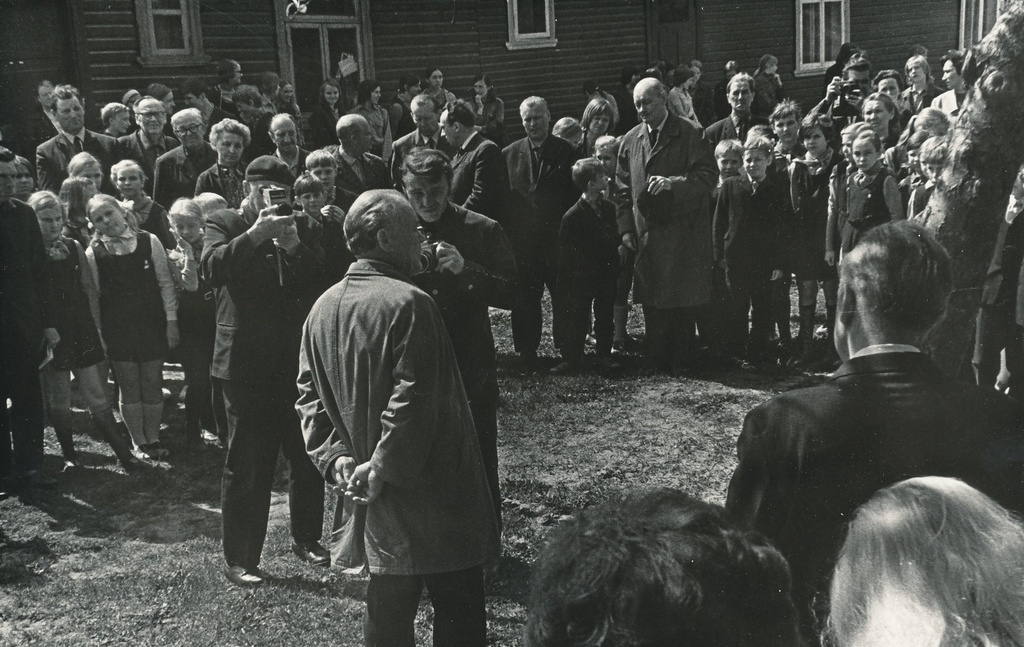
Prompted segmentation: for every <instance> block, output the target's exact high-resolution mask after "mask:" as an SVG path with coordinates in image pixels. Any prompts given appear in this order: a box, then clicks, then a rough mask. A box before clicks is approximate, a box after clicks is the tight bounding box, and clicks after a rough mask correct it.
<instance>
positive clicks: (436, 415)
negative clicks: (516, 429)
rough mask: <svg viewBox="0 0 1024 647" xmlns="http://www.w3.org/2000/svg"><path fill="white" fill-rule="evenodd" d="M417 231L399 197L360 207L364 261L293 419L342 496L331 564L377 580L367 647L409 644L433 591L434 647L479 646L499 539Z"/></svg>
mask: <svg viewBox="0 0 1024 647" xmlns="http://www.w3.org/2000/svg"><path fill="white" fill-rule="evenodd" d="M417 224H418V222H417V220H416V215H415V213H414V212H413V210H412V207H410V205H409V203H408V202H407V201H406V200H405V198H404V197H402V196H401V194H399V193H397V192H395V191H389V190H383V191H382V190H375V191H367V192H366V193H364V194H363V195H362V196H360V197H359V198H357V199H356V201H355V202H354V203H353V204H352V207H351V208H350V209H349V212H348V215H347V216H346V218H345V237H346V238H347V239H348V243H349V247H350V248H351V250H352V252H353V253H354V254H355V256H356V258H357V259H358V260H357V261H356V262H355V263H354V264H353V265H352V266H351V267H350V268H349V270H348V273H347V274H346V276H345V278H344V279H343V280H342V281H341V282H340V283H338V284H337V285H335V286H334V287H332V288H331V289H330V290H328V291H327V292H326V293H324V295H323V296H322V297H321V298H320V299H319V300H318V301H317V303H316V305H314V306H313V309H312V311H311V312H310V314H309V318H308V319H307V320H306V325H305V327H304V330H303V335H302V351H301V353H300V367H299V378H298V386H299V400H298V403H297V404H296V409H297V410H298V412H299V416H300V418H301V420H302V431H303V435H304V436H305V439H306V450H307V452H308V453H309V455H310V457H311V458H312V460H313V462H314V463H315V464H316V465H317V466H318V467H319V468H320V471H321V472H322V473H323V475H324V477H325V478H326V479H327V480H328V481H329V482H332V483H335V484H338V485H339V486H340V485H344V486H345V487H346V492H345V496H344V497H339V499H340V501H342V505H341V506H339V508H340V509H339V510H338V511H337V513H336V515H335V531H334V548H333V557H334V563H335V565H338V566H342V567H345V568H349V569H363V568H368V570H369V572H370V583H369V586H368V588H367V592H366V622H365V625H364V629H365V632H366V636H365V638H366V644H367V645H413V644H414V636H413V620H414V618H415V615H416V608H417V606H418V604H419V599H420V592H421V590H422V588H423V586H424V585H426V587H427V591H428V592H429V594H430V597H431V601H432V603H433V605H434V644H443V645H455V644H458V645H483V644H485V643H486V633H487V632H486V611H485V607H484V589H483V565H484V564H485V563H487V562H489V561H492V560H495V559H496V558H497V556H498V549H499V544H498V528H497V522H496V517H495V514H494V510H493V508H492V504H491V497H490V493H489V491H488V485H487V477H486V476H485V473H484V466H483V462H482V460H481V457H480V446H479V444H478V443H477V437H476V431H475V429H474V426H473V417H472V414H471V412H470V408H469V402H468V401H467V399H466V392H465V389H464V388H463V384H462V378H461V377H460V375H459V368H458V364H457V363H456V359H455V351H454V350H453V348H452V344H451V341H450V340H449V338H448V333H447V331H446V330H445V326H444V321H443V320H442V318H441V312H440V310H439V309H438V307H437V304H436V303H435V302H434V300H433V299H432V298H431V297H430V295H428V294H427V293H426V292H424V291H422V290H421V289H419V288H418V287H416V286H415V285H414V284H413V282H412V280H411V279H410V276H411V275H412V274H414V273H415V272H417V271H419V263H420V261H419V254H420V240H421V239H420V235H419V232H418V231H417Z"/></svg>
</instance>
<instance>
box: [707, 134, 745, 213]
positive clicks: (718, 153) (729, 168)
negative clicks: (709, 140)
mask: <svg viewBox="0 0 1024 647" xmlns="http://www.w3.org/2000/svg"><path fill="white" fill-rule="evenodd" d="M715 162H716V163H717V164H718V185H717V186H716V187H715V188H714V189H713V190H712V195H711V197H713V198H715V199H717V198H718V194H719V192H720V191H721V189H722V183H723V182H725V181H726V180H728V179H729V178H731V177H736V176H737V175H740V174H741V173H742V172H743V142H741V141H740V140H738V139H723V140H722V141H720V142H718V145H717V146H715Z"/></svg>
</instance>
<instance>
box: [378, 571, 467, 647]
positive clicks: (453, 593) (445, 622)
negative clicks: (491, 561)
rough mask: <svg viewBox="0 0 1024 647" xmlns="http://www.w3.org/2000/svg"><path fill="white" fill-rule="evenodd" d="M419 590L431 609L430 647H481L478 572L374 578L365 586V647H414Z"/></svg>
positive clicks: (380, 576)
mask: <svg viewBox="0 0 1024 647" xmlns="http://www.w3.org/2000/svg"><path fill="white" fill-rule="evenodd" d="M424 585H425V586H426V587H427V593H428V594H429V595H430V603H431V604H432V605H433V606H434V647H484V645H486V644H487V609H486V608H485V606H484V574H483V568H482V567H480V566H476V567H473V568H469V569H466V570H464V571H454V572H451V573H433V574H430V575H374V574H372V573H371V574H370V583H369V585H368V586H367V587H366V616H365V619H364V624H363V630H364V637H365V641H366V647H415V645H416V638H415V635H414V631H413V621H414V620H415V619H416V609H417V608H418V607H419V603H420V593H421V592H422V591H423V587H424Z"/></svg>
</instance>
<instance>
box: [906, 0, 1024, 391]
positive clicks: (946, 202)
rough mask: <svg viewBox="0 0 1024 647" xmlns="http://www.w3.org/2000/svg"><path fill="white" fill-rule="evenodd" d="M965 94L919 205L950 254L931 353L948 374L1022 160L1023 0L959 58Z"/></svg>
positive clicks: (968, 334) (964, 349)
mask: <svg viewBox="0 0 1024 647" xmlns="http://www.w3.org/2000/svg"><path fill="white" fill-rule="evenodd" d="M963 76H964V80H965V82H966V83H967V84H968V94H967V98H966V99H965V100H964V103H963V106H962V107H961V109H960V116H959V118H958V119H957V121H956V124H955V126H954V127H953V130H952V132H951V134H950V144H949V152H950V155H949V161H948V162H947V164H946V168H945V170H944V172H943V174H942V178H941V180H940V182H939V184H938V186H937V187H936V190H935V192H934V193H933V194H932V197H931V200H930V201H929V203H928V207H927V210H926V212H925V216H924V217H925V226H926V227H927V228H928V229H930V230H932V231H933V232H934V233H935V235H936V237H937V238H938V239H939V242H941V243H942V244H943V245H944V246H945V248H946V250H948V251H949V254H950V256H951V257H952V260H953V295H952V297H951V299H950V304H949V313H948V315H947V316H946V319H945V320H944V321H943V322H942V324H940V325H939V327H937V328H936V330H935V331H934V333H933V335H932V337H931V339H930V342H929V345H930V346H931V351H932V355H933V357H934V358H935V360H936V361H937V362H938V363H939V365H940V366H942V368H943V369H944V370H945V371H946V373H947V374H948V375H964V374H965V373H969V366H970V350H971V348H972V342H973V340H974V321H975V318H976V316H977V312H978V307H979V305H980V302H981V289H982V285H983V283H984V281H985V276H986V273H987V270H988V266H989V263H990V262H991V260H992V253H993V251H994V249H995V241H996V236H997V233H998V230H999V222H1000V220H1001V219H1002V218H1003V217H1004V216H1005V213H1006V205H1007V201H1008V198H1009V195H1010V190H1011V188H1012V187H1013V181H1014V178H1015V177H1016V176H1017V171H1018V169H1019V168H1020V166H1021V163H1022V162H1024V0H1014V2H1012V3H1011V5H1010V7H1009V9H1008V11H1007V12H1006V13H1005V14H1004V15H1003V16H1002V17H1001V18H1000V19H999V21H998V22H997V23H996V25H995V27H993V29H992V31H991V32H989V34H988V35H987V36H986V37H985V38H984V40H982V41H981V42H980V43H978V44H977V45H975V46H974V48H972V50H971V51H970V52H969V53H968V55H967V59H966V60H965V61H964V67H963Z"/></svg>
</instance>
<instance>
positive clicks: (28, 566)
mask: <svg viewBox="0 0 1024 647" xmlns="http://www.w3.org/2000/svg"><path fill="white" fill-rule="evenodd" d="M56 560H57V556H56V555H55V554H54V552H53V551H52V550H51V549H50V545H49V544H48V543H46V541H45V540H44V539H43V538H42V537H32V538H31V539H28V540H26V541H18V540H15V539H11V538H10V537H8V536H7V533H5V532H4V531H3V529H0V586H10V585H13V584H18V583H20V582H23V581H25V580H28V579H30V578H32V577H33V576H35V575H38V574H39V572H41V571H42V570H45V569H46V567H47V566H48V565H49V564H50V563H52V562H54V561H56Z"/></svg>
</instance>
